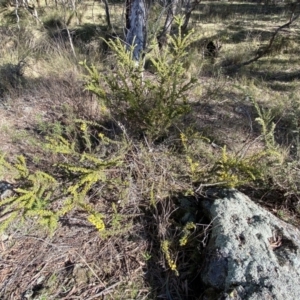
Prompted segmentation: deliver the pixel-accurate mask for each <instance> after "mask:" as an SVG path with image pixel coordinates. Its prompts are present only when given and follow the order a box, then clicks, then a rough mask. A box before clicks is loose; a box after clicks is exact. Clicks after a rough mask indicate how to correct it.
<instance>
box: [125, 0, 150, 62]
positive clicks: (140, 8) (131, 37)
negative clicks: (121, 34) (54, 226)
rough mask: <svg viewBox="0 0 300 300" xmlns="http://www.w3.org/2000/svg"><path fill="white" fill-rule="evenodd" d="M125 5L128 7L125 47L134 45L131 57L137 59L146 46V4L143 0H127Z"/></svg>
mask: <svg viewBox="0 0 300 300" xmlns="http://www.w3.org/2000/svg"><path fill="white" fill-rule="evenodd" d="M127 5H129V7H130V15H128V20H127V16H126V31H127V32H126V44H127V48H128V49H129V47H131V46H134V50H133V59H134V60H136V61H138V60H139V59H140V58H141V55H142V53H143V50H144V49H145V46H146V38H147V32H146V19H147V16H146V5H145V2H144V0H128V1H126V9H127Z"/></svg>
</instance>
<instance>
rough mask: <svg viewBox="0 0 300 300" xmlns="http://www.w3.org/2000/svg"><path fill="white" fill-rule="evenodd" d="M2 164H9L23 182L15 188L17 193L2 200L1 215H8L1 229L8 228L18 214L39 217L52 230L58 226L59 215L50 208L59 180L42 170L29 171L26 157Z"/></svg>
mask: <svg viewBox="0 0 300 300" xmlns="http://www.w3.org/2000/svg"><path fill="white" fill-rule="evenodd" d="M0 163H1V165H2V166H8V167H9V169H10V170H13V169H14V171H15V173H16V174H17V176H16V179H17V180H20V181H21V182H22V187H19V188H16V189H15V194H14V195H13V196H11V197H8V198H5V199H3V200H1V201H0V206H1V207H3V210H2V211H1V215H6V214H7V215H8V216H9V217H8V218H7V219H6V222H4V223H2V224H1V227H0V231H3V230H5V229H6V227H7V226H9V225H10V223H11V222H13V221H14V220H15V219H16V218H17V217H18V216H20V215H21V216H22V217H23V218H26V217H32V218H37V219H38V221H39V223H40V224H41V225H45V226H46V227H47V228H49V230H50V231H51V232H53V230H54V229H55V228H56V225H57V220H58V217H57V215H56V213H55V212H54V211H52V210H51V209H50V207H51V202H52V199H53V197H54V193H55V190H56V188H57V186H58V182H57V181H56V179H55V178H53V177H52V176H51V175H49V174H46V173H44V172H42V171H39V170H37V171H34V172H32V173H30V172H29V170H28V168H27V166H26V162H25V158H24V157H23V156H19V157H17V162H16V163H12V164H10V163H8V162H7V161H6V160H4V159H2V160H1V162H0Z"/></svg>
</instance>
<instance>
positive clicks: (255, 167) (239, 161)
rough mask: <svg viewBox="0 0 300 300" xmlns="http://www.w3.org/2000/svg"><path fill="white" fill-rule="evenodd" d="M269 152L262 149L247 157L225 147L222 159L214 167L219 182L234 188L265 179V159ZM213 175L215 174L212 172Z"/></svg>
mask: <svg viewBox="0 0 300 300" xmlns="http://www.w3.org/2000/svg"><path fill="white" fill-rule="evenodd" d="M268 155H269V153H268V152H267V151H262V152H259V153H257V154H254V155H252V156H250V157H247V158H239V157H238V156H233V155H230V154H229V153H228V152H227V151H226V146H224V147H223V150H222V156H221V159H220V160H219V161H218V162H217V163H216V165H215V166H214V167H213V169H212V172H213V173H215V174H216V175H217V176H216V180H217V182H220V183H223V185H225V186H227V187H230V188H234V187H237V186H240V185H243V184H246V183H250V182H253V181H256V180H259V179H263V166H264V165H265V164H264V159H265V158H267V157H268ZM212 176H213V174H212Z"/></svg>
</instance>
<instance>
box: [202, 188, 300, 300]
mask: <svg viewBox="0 0 300 300" xmlns="http://www.w3.org/2000/svg"><path fill="white" fill-rule="evenodd" d="M210 194H211V196H210V197H208V198H207V199H205V200H203V201H202V203H201V205H202V208H203V209H204V211H206V213H207V214H208V215H209V216H210V218H211V219H212V220H213V224H212V231H211V236H210V240H209V243H208V245H207V253H206V256H205V257H206V263H205V266H204V268H203V270H202V272H201V273H202V275H201V276H202V281H203V282H204V283H205V285H206V286H207V289H206V292H205V293H204V295H203V297H202V299H243V300H246V299H251V300H254V299H255V300H265V299H270V300H271V299H272V300H274V299H278V300H282V299H284V300H295V299H300V250H299V247H300V232H299V230H298V229H297V228H295V227H294V226H292V225H290V224H287V223H285V222H283V221H281V220H279V219H278V218H276V217H275V216H274V215H272V214H271V213H269V212H268V211H266V210H265V209H263V208H262V207H260V206H258V205H257V204H255V203H254V202H252V201H251V200H250V199H249V198H248V197H247V196H245V195H244V194H242V193H240V192H238V191H236V190H223V191H221V192H220V191H219V192H216V193H215V194H214V195H213V192H211V193H210Z"/></svg>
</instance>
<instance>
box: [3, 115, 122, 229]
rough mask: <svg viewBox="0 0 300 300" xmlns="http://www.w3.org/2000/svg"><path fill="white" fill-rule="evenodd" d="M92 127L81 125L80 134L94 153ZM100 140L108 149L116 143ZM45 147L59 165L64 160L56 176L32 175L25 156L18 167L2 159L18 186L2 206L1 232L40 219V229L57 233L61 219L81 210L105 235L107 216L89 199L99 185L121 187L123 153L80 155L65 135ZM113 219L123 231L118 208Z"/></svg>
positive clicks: (49, 140) (55, 168) (52, 138)
mask: <svg viewBox="0 0 300 300" xmlns="http://www.w3.org/2000/svg"><path fill="white" fill-rule="evenodd" d="M88 123H89V122H84V121H82V120H81V121H80V124H81V126H80V129H81V131H80V132H81V134H82V137H81V140H83V141H86V143H87V147H85V148H86V149H89V150H91V145H90V137H89V136H88V132H89V128H88ZM98 137H99V141H98V142H99V143H102V144H103V145H105V146H107V145H109V144H110V143H114V142H113V141H111V140H110V139H108V138H107V137H105V136H104V135H103V134H102V133H99V134H98ZM44 147H45V148H46V149H48V151H50V153H52V154H55V155H58V156H57V159H58V161H59V160H60V159H61V158H63V161H64V162H58V163H56V164H55V165H53V166H52V170H50V171H51V173H53V174H54V175H50V174H49V173H46V172H43V171H41V170H36V171H30V170H29V169H28V167H27V164H26V161H25V158H24V157H23V156H19V157H17V159H16V162H15V163H10V162H8V161H7V160H6V159H5V157H4V156H1V157H0V169H4V170H8V171H9V172H10V173H11V174H14V178H15V181H16V182H17V184H18V188H16V189H15V190H14V192H15V194H14V195H13V196H11V197H8V198H5V199H3V200H1V202H0V206H1V207H2V210H1V216H5V217H6V218H5V222H3V223H2V224H1V227H0V230H2V231H3V230H5V229H6V228H7V227H8V226H9V225H10V224H11V223H12V222H13V221H15V220H16V219H17V218H20V217H21V218H23V219H26V218H27V217H30V218H33V219H37V220H38V221H39V224H40V225H42V226H43V227H45V228H47V229H48V230H49V231H50V233H53V232H54V230H55V229H56V227H57V223H58V220H59V218H60V217H62V216H64V215H65V214H67V213H69V212H70V211H72V210H74V209H79V210H83V211H85V212H86V214H87V220H88V221H89V222H90V223H91V224H92V225H94V226H95V227H96V229H97V230H98V231H99V232H103V231H105V227H106V226H105V223H104V219H105V215H103V214H101V213H99V212H97V211H96V210H95V208H94V207H93V206H92V205H90V204H88V203H87V201H86V199H87V197H88V194H89V193H90V192H91V190H92V189H93V187H94V185H96V184H103V186H104V187H103V190H104V191H105V190H106V189H109V187H110V188H111V187H114V186H119V185H120V182H121V179H120V178H119V173H118V172H117V168H118V167H119V166H121V165H122V164H123V160H122V155H121V153H118V155H114V154H113V153H112V154H111V156H108V155H107V156H106V157H101V158H100V157H99V156H98V155H97V154H95V153H92V152H91V153H85V152H80V151H78V145H76V141H73V142H70V141H69V140H67V139H66V138H65V137H63V136H61V135H52V136H50V137H47V139H46V143H45V144H44ZM112 169H113V170H114V172H112ZM112 174H114V175H112ZM113 215H114V218H113V223H114V224H113V226H112V227H116V228H117V227H118V229H119V228H120V224H119V223H118V222H120V220H121V219H120V218H119V217H118V213H117V210H116V208H115V209H114V214H113ZM118 224H119V225H118Z"/></svg>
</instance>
